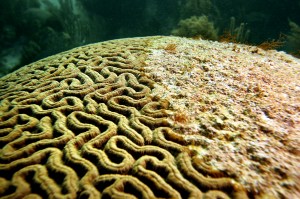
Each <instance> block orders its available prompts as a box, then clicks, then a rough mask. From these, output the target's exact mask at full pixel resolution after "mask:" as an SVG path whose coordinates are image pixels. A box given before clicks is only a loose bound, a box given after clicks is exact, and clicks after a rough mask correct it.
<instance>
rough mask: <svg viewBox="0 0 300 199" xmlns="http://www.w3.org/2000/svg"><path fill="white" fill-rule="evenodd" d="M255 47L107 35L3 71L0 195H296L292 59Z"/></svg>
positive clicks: (295, 72) (295, 94)
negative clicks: (110, 37) (281, 73)
mask: <svg viewBox="0 0 300 199" xmlns="http://www.w3.org/2000/svg"><path fill="white" fill-rule="evenodd" d="M248 48H249V49H248ZM253 48H254V47H247V46H242V45H236V46H233V44H232V45H231V44H221V43H217V42H215V43H214V42H208V41H204V40H199V41H194V40H188V39H182V38H181V39H180V38H177V37H145V38H131V39H121V40H112V41H107V42H102V43H97V44H91V45H87V46H83V47H79V48H75V49H72V50H70V51H66V52H63V53H60V54H57V55H54V56H51V57H48V58H45V59H43V60H40V61H38V62H35V63H32V64H30V65H27V66H24V67H22V68H20V69H19V70H17V71H15V72H13V73H11V74H8V75H6V76H4V77H2V78H1V79H0V100H1V101H0V197H1V198H12V199H13V198H91V199H92V198H224V199H225V198H249V197H250V198H251V197H257V198H259V197H261V198H263V197H275V198H276V197H278V198H279V197H283V198H284V197H286V198H288V197H289V196H296V195H297V194H299V190H297V186H298V185H299V178H297V177H299V175H300V174H299V169H300V166H299V151H297V150H298V149H297V147H295V146H298V145H297V144H299V140H297V137H299V102H300V101H299V91H300V89H299V88H300V84H299V68H300V66H299V65H300V64H299V60H296V59H294V58H292V57H289V56H285V55H284V54H280V53H276V52H273V51H272V52H266V51H263V50H260V49H253ZM247 49H248V50H247ZM251 50H253V51H254V50H255V53H252V52H251ZM229 51H230V52H231V53H232V55H229V54H226V53H228V52H229ZM258 53H260V54H258ZM225 56H226V57H225ZM227 56H228V57H227ZM239 56H242V58H245V59H241V57H239ZM247 56H249V57H252V58H251V59H246V57H247ZM221 58H222V59H221ZM269 58H272V60H269ZM253 59H256V60H257V63H253ZM242 61H244V63H242ZM277 61H278V63H279V65H276V64H277ZM278 66H280V67H281V68H278ZM245 67H246V68H245ZM247 67H248V68H247ZM282 70H285V71H286V73H287V74H289V73H291V72H293V73H291V74H289V78H288V79H287V80H286V79H285V78H284V77H282V76H276V75H277V73H276V71H282ZM262 71H263V72H268V71H269V72H270V73H271V72H274V75H275V76H276V77H277V79H272V77H273V76H272V75H271V76H263V75H262ZM230 72H234V73H230ZM297 77H298V79H297ZM280 78H282V79H280ZM246 79H248V80H249V81H246ZM250 80H251V81H250ZM282 81H286V83H287V84H289V86H287V85H281V83H282ZM236 82H239V84H238V85H237V84H236ZM250 82H252V83H253V84H250ZM272 86H274V90H273V88H272ZM271 91H274V92H273V93H272V92H271ZM275 92H277V93H275ZM278 95H280V96H281V95H282V96H281V98H280V99H279V98H278ZM275 97H276V98H275ZM251 100H252V101H251ZM270 105H273V106H272V107H268V106H270ZM242 107H243V108H242ZM261 111H263V112H261ZM283 143H284V144H283ZM293 147H294V148H293ZM264 149H265V150H264ZM267 150H270V151H267ZM275 154H276V155H277V157H271V156H272V155H275ZM285 155H286V157H284V156H285ZM277 159H278V161H277V162H276V160H277ZM279 159H280V160H282V161H279ZM233 168H235V169H233ZM268 168H270V169H271V171H267V169H268ZM297 169H298V170H297ZM275 174H276V175H275ZM260 175H261V176H260ZM251 178H256V179H257V181H255V179H251ZM261 178H264V179H265V181H261ZM297 179H298V181H297ZM255 183H257V184H255ZM298 187H299V186H298ZM274 190H275V191H274Z"/></svg>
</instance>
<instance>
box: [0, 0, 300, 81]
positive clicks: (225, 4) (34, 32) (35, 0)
mask: <svg viewBox="0 0 300 199" xmlns="http://www.w3.org/2000/svg"><path fill="white" fill-rule="evenodd" d="M299 13H300V0H263V1H261V0H250V1H249V0H228V1H224V0H110V1H106V0H10V1H8V0H1V1H0V77H1V76H3V75H5V74H7V73H10V72H12V71H14V70H16V69H18V68H19V67H21V66H23V65H26V64H29V63H31V62H33V61H36V60H39V59H41V58H44V57H47V56H49V55H53V54H56V53H58V52H61V51H65V50H68V49H70V48H73V47H77V46H81V45H85V44H89V43H94V42H100V41H105V40H110V39H117V38H125V37H138V36H151V35H177V36H183V37H192V38H202V39H209V40H215V41H222V42H236V43H245V44H250V45H257V46H259V47H261V48H263V49H277V50H284V51H286V52H288V53H290V54H293V55H294V56H296V57H299V55H300V15H299Z"/></svg>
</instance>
